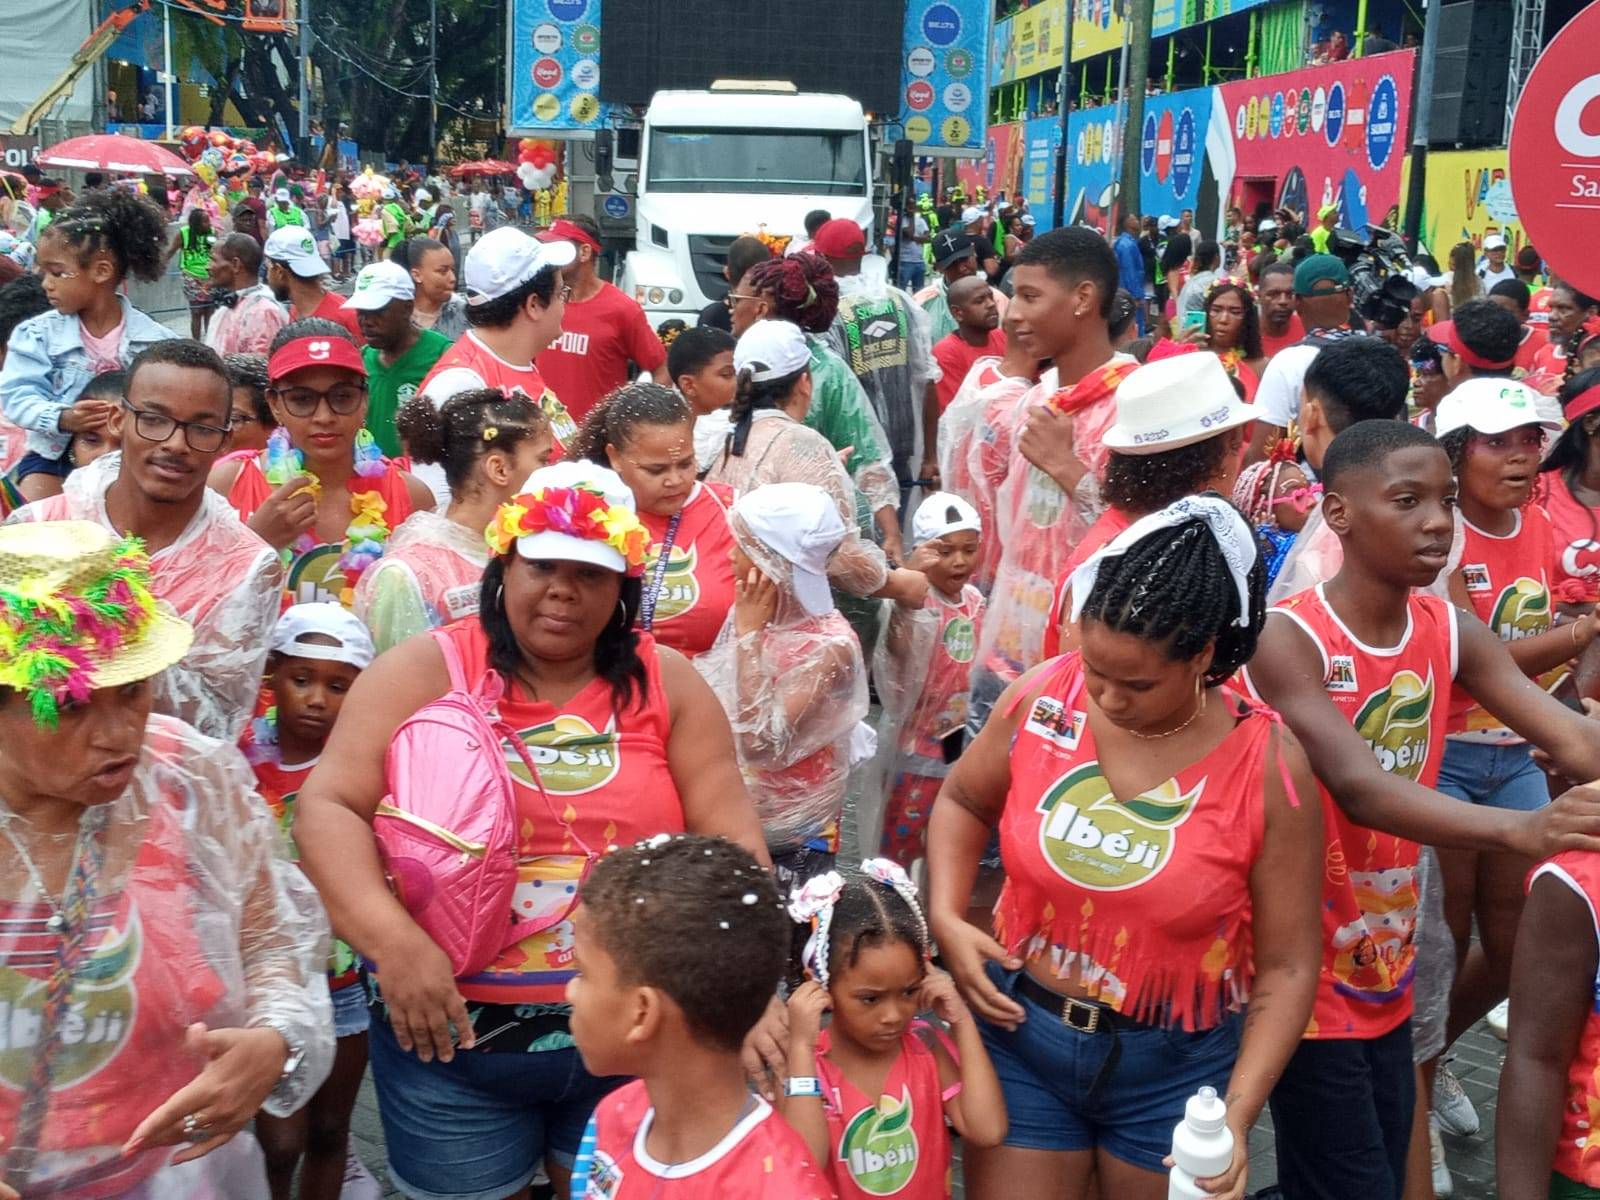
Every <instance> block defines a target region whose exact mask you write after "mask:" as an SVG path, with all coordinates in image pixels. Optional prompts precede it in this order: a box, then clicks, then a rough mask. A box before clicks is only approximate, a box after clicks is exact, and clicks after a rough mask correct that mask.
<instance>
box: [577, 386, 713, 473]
mask: <svg viewBox="0 0 1600 1200" xmlns="http://www.w3.org/2000/svg"><path fill="white" fill-rule="evenodd" d="M693 422H694V413H692V412H691V411H690V410H689V402H688V401H687V400H685V399H684V398H683V397H682V396H680V395H678V393H677V392H675V391H673V390H672V389H671V388H669V387H662V386H661V385H660V384H659V383H628V384H624V385H623V386H622V387H619V388H617V389H615V390H614V391H612V392H611V393H609V394H608V395H607V396H605V397H604V398H603V399H602V400H601V401H600V403H598V404H596V405H595V406H594V407H593V408H591V409H590V410H589V415H588V416H587V417H585V418H584V419H583V427H582V428H580V429H579V430H578V434H577V437H576V438H575V439H574V440H573V444H572V446H571V452H572V457H573V458H580V459H588V460H589V461H590V462H593V463H599V464H600V465H601V466H602V467H608V466H610V465H611V460H610V459H609V458H607V457H606V447H607V446H608V445H610V446H619V447H620V446H626V445H627V444H628V443H629V442H630V441H632V440H633V431H634V430H635V429H636V428H638V427H639V426H640V425H688V424H692V423H693Z"/></svg>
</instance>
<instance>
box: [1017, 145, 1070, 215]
mask: <svg viewBox="0 0 1600 1200" xmlns="http://www.w3.org/2000/svg"><path fill="white" fill-rule="evenodd" d="M1060 146H1061V118H1059V117H1036V118H1034V119H1033V120H1032V121H1024V122H1023V124H1022V179H1021V181H1020V187H1021V191H1022V195H1023V197H1024V198H1025V199H1026V200H1027V201H1028V211H1029V212H1030V213H1032V214H1033V219H1034V221H1035V225H1034V231H1035V232H1036V233H1043V232H1044V231H1045V230H1047V229H1052V228H1054V227H1055V221H1054V217H1055V211H1056V151H1057V149H1059V148H1060Z"/></svg>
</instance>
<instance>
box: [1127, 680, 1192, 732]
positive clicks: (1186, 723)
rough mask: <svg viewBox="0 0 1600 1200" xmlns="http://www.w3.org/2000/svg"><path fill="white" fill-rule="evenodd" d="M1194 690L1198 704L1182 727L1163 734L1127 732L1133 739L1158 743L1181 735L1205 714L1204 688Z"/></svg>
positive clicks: (1133, 730) (1132, 730)
mask: <svg viewBox="0 0 1600 1200" xmlns="http://www.w3.org/2000/svg"><path fill="white" fill-rule="evenodd" d="M1196 682H1198V681H1196ZM1195 690H1196V692H1198V693H1199V696H1200V703H1199V704H1198V705H1197V706H1196V707H1195V710H1194V711H1193V712H1192V713H1190V714H1189V718H1188V720H1186V721H1184V723H1183V724H1182V725H1179V726H1176V727H1175V728H1172V729H1168V730H1166V731H1165V732H1164V733H1140V732H1139V731H1138V730H1137V729H1130V730H1128V732H1129V733H1131V734H1133V736H1134V737H1136V738H1140V739H1142V740H1143V741H1147V742H1156V741H1160V740H1161V739H1162V738H1169V737H1171V736H1172V735H1173V734H1175V733H1182V732H1183V731H1184V730H1185V729H1187V728H1189V726H1191V725H1193V724H1194V723H1195V719H1196V718H1197V717H1199V716H1200V714H1201V713H1203V712H1205V710H1206V693H1205V688H1204V687H1197V688H1196V689H1195Z"/></svg>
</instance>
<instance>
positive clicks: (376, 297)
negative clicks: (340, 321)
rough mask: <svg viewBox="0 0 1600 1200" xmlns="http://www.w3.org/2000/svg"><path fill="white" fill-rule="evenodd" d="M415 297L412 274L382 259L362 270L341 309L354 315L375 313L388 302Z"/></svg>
mask: <svg viewBox="0 0 1600 1200" xmlns="http://www.w3.org/2000/svg"><path fill="white" fill-rule="evenodd" d="M416 298H417V285H416V284H415V283H414V282H412V279H411V272H410V271H408V270H406V269H405V268H404V267H402V266H401V265H400V264H399V263H397V262H390V261H389V260H388V259H384V260H383V261H382V262H375V263H370V264H369V265H367V266H365V267H362V268H361V273H360V274H359V275H357V276H356V286H355V290H354V291H352V292H351V293H350V299H348V300H346V301H345V302H344V305H343V307H345V308H353V309H355V310H356V311H357V312H377V311H378V310H379V309H380V308H387V307H388V306H389V303H390V302H391V301H394V300H415V299H416Z"/></svg>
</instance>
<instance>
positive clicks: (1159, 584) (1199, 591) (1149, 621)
mask: <svg viewBox="0 0 1600 1200" xmlns="http://www.w3.org/2000/svg"><path fill="white" fill-rule="evenodd" d="M1209 494H1211V495H1215V493H1209ZM1266 591H1267V571H1266V558H1265V556H1264V555H1262V554H1260V553H1257V555H1256V560H1255V563H1254V565H1253V566H1251V568H1250V587H1249V592H1250V612H1249V620H1248V622H1247V623H1246V624H1245V625H1242V626H1241V625H1236V624H1234V622H1235V621H1236V620H1237V619H1238V617H1239V592H1238V589H1237V588H1236V587H1234V584H1233V577H1232V576H1231V575H1230V574H1229V573H1228V564H1227V560H1226V559H1224V558H1223V556H1222V550H1221V548H1220V547H1218V545H1217V542H1216V538H1215V537H1213V536H1212V533H1211V530H1210V528H1209V527H1207V525H1206V524H1205V522H1204V521H1201V520H1198V519H1196V520H1190V521H1185V522H1183V523H1182V524H1180V525H1173V526H1170V527H1168V528H1165V529H1157V530H1155V531H1154V532H1153V533H1150V534H1147V535H1146V536H1145V537H1142V538H1140V539H1139V540H1138V541H1137V542H1135V543H1134V544H1133V545H1132V546H1130V547H1128V551H1127V553H1125V554H1122V555H1119V556H1113V557H1111V558H1108V559H1106V560H1105V561H1104V562H1103V563H1102V564H1101V566H1100V572H1099V574H1098V575H1096V576H1095V581H1094V587H1093V588H1092V589H1091V590H1090V592H1089V598H1088V599H1087V600H1086V601H1085V602H1084V606H1083V617H1084V619H1085V620H1095V621H1099V622H1100V623H1101V624H1102V625H1104V626H1105V627H1106V628H1107V629H1110V630H1112V631H1113V632H1115V633H1128V634H1132V635H1133V636H1135V637H1138V638H1143V639H1144V640H1146V641H1151V642H1165V643H1166V651H1167V657H1168V658H1170V659H1172V660H1173V661H1175V662H1176V661H1182V660H1184V659H1189V658H1193V657H1194V656H1195V655H1197V654H1199V653H1200V652H1201V651H1203V650H1204V649H1205V648H1206V647H1207V646H1213V647H1214V652H1213V656H1212V659H1211V666H1210V668H1209V669H1208V670H1207V671H1206V683H1207V684H1209V685H1213V686H1214V685H1216V684H1219V683H1222V682H1223V681H1224V680H1226V679H1228V678H1229V677H1231V676H1232V675H1233V673H1234V672H1235V671H1237V670H1238V669H1239V668H1240V667H1242V666H1243V665H1244V664H1245V663H1247V662H1249V661H1250V656H1251V655H1252V654H1254V653H1255V649H1256V639H1258V638H1259V637H1260V636H1261V626H1262V625H1263V624H1264V623H1265V621H1266Z"/></svg>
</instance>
